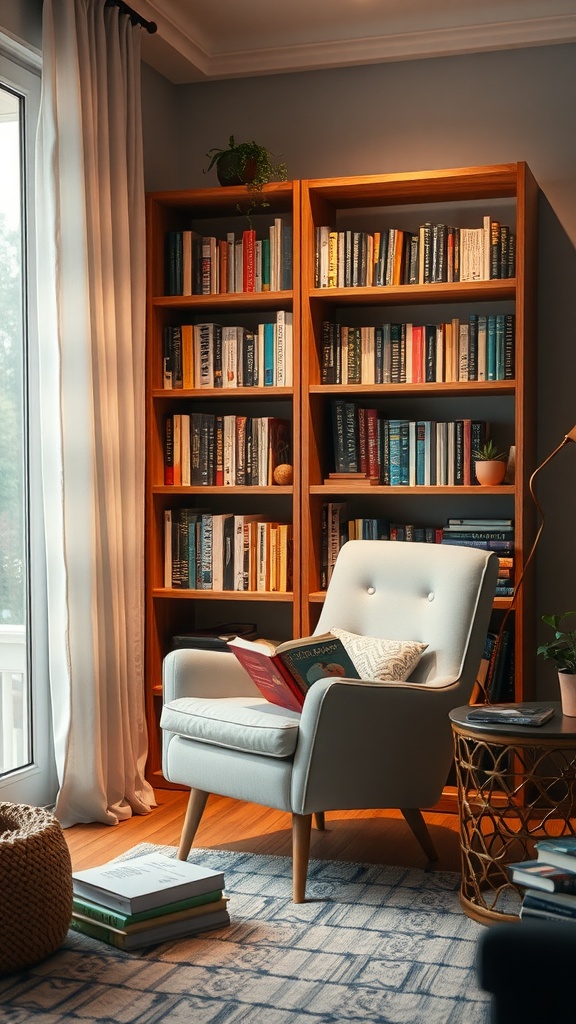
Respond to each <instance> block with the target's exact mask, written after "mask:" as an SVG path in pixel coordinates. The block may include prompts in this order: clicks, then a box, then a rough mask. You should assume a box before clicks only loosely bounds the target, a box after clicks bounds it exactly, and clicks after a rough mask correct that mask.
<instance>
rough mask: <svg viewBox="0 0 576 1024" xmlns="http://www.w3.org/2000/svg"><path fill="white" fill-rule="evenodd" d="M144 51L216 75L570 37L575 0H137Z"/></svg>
mask: <svg viewBox="0 0 576 1024" xmlns="http://www.w3.org/2000/svg"><path fill="white" fill-rule="evenodd" d="M132 6H133V7H134V8H135V9H137V10H138V12H139V13H140V14H142V16H143V17H145V18H147V19H149V20H151V21H154V22H156V24H157V26H158V31H157V32H156V33H154V34H153V35H151V34H148V33H146V32H143V34H142V51H143V53H142V55H143V59H144V60H145V61H146V63H148V64H150V65H152V67H154V68H155V69H156V70H157V71H159V72H160V73H161V74H162V75H164V76H165V77H166V78H167V79H168V80H169V81H170V82H173V83H175V84H184V83H187V82H203V81H214V80H217V79H224V78H244V77H252V76H255V75H268V74H281V73H285V72H290V71H308V70H318V69H320V68H336V67H348V66H352V65H359V64H376V63H381V62H383V61H394V60H413V59H417V58H422V57H438V56H447V55H451V54H459V53H474V52H478V51H485V50H506V49H514V48H516V47H526V46H543V45H552V44H556V43H566V42H574V41H575V40H576V0H482V2H479V0H289V2H288V3H284V2H282V0H276V2H274V0H134V2H133V4H132Z"/></svg>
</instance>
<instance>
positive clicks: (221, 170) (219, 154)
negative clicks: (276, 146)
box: [205, 135, 288, 192]
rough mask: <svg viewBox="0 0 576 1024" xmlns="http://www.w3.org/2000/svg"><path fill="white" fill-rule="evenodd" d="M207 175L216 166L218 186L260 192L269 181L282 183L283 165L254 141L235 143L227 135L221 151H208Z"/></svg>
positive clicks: (284, 175) (284, 172)
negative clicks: (239, 186)
mask: <svg viewBox="0 0 576 1024" xmlns="http://www.w3.org/2000/svg"><path fill="white" fill-rule="evenodd" d="M206 156H207V157H208V158H209V160H210V163H209V164H208V167H207V168H206V170H205V173H206V174H207V173H208V171H211V170H212V168H213V167H214V166H215V167H216V174H217V175H218V181H219V182H220V184H221V185H246V186H247V187H248V189H250V191H252V192H261V191H262V186H263V185H266V184H267V182H269V181H286V179H287V177H288V170H287V167H286V164H285V163H283V162H282V161H278V160H277V159H276V157H275V156H274V155H273V154H272V153H270V152H269V150H267V149H266V147H265V146H260V145H259V144H258V143H257V142H236V141H235V139H234V136H233V135H231V136H230V138H229V140H228V146H227V147H226V148H225V149H218V148H214V149H210V150H209V151H208V153H206Z"/></svg>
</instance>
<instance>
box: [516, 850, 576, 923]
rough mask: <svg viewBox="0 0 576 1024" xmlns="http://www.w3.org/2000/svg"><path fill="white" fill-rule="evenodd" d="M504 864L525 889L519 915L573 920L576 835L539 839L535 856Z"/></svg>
mask: <svg viewBox="0 0 576 1024" xmlns="http://www.w3.org/2000/svg"><path fill="white" fill-rule="evenodd" d="M506 867H507V871H508V873H509V875H510V878H511V880H512V882H514V884H515V885H519V886H522V887H523V889H524V892H523V898H522V906H521V908H520V917H521V918H526V919H528V918H531V919H534V918H540V919H542V918H545V919H549V920H551V921H566V922H572V923H576V836H559V837H558V838H548V839H541V840H540V841H539V842H537V843H536V858H535V859H532V860H525V861H518V862H516V863H514V864H508V865H507V866H506Z"/></svg>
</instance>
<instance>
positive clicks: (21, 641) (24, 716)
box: [0, 626, 30, 775]
mask: <svg viewBox="0 0 576 1024" xmlns="http://www.w3.org/2000/svg"><path fill="white" fill-rule="evenodd" d="M26 662H27V659H26V627H25V626H0V775H4V774H6V773H7V772H11V771H14V770H15V769H16V768H20V767H22V766H23V765H25V764H27V763H28V761H29V730H28V722H29V720H30V714H29V713H30V708H29V695H28V676H27V663H26Z"/></svg>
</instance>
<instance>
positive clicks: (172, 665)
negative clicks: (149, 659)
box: [162, 648, 261, 704]
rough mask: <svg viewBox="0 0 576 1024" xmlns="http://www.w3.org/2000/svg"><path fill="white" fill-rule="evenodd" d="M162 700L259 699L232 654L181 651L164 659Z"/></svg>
mask: <svg viewBox="0 0 576 1024" xmlns="http://www.w3.org/2000/svg"><path fill="white" fill-rule="evenodd" d="M162 688H163V701H164V703H165V704H167V703H169V702H170V701H172V700H176V699H177V698H178V697H252V696H256V697H260V696H261V694H260V691H259V690H258V688H257V687H256V686H255V684H254V683H253V682H252V680H251V678H250V676H249V675H248V673H247V672H246V671H245V669H243V668H242V665H241V664H240V662H239V661H238V659H237V658H236V656H235V655H234V654H232V652H231V651H230V652H228V651H202V650H197V649H196V648H179V649H178V650H177V651H171V652H170V654H168V655H166V657H165V658H164V664H163V666H162Z"/></svg>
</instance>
